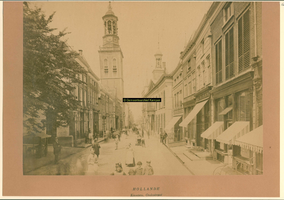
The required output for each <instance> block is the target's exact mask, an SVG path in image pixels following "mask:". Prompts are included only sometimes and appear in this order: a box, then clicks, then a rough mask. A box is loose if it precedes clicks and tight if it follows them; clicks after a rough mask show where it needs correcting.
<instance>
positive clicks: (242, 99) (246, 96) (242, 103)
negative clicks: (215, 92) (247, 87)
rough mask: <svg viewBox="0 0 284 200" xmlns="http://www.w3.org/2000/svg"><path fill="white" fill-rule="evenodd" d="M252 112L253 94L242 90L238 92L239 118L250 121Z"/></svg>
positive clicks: (239, 119)
mask: <svg viewBox="0 0 284 200" xmlns="http://www.w3.org/2000/svg"><path fill="white" fill-rule="evenodd" d="M250 114H251V94H250V93H249V92H247V91H246V92H240V93H238V94H237V120H238V121H250Z"/></svg>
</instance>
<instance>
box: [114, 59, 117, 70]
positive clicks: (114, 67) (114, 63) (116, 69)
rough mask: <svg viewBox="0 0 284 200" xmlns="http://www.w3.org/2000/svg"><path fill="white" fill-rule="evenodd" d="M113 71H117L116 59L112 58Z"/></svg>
mask: <svg viewBox="0 0 284 200" xmlns="http://www.w3.org/2000/svg"><path fill="white" fill-rule="evenodd" d="M113 72H117V68H116V59H113Z"/></svg>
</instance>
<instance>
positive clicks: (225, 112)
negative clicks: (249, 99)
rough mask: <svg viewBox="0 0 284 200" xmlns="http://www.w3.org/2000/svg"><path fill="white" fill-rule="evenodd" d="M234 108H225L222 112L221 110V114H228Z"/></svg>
mask: <svg viewBox="0 0 284 200" xmlns="http://www.w3.org/2000/svg"><path fill="white" fill-rule="evenodd" d="M232 109H233V106H229V107H227V108H225V109H224V110H223V111H222V112H220V113H219V115H226V114H227V113H228V112H230V111H231V110H232Z"/></svg>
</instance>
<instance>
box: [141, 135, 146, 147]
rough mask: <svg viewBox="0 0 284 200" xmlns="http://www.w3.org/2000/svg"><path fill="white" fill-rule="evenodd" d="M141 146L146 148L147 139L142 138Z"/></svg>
mask: <svg viewBox="0 0 284 200" xmlns="http://www.w3.org/2000/svg"><path fill="white" fill-rule="evenodd" d="M141 146H142V147H145V138H144V136H142V138H141Z"/></svg>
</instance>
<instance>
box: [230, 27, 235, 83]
mask: <svg viewBox="0 0 284 200" xmlns="http://www.w3.org/2000/svg"><path fill="white" fill-rule="evenodd" d="M229 36H230V77H233V76H234V29H233V28H232V29H231V30H230V32H229Z"/></svg>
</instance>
